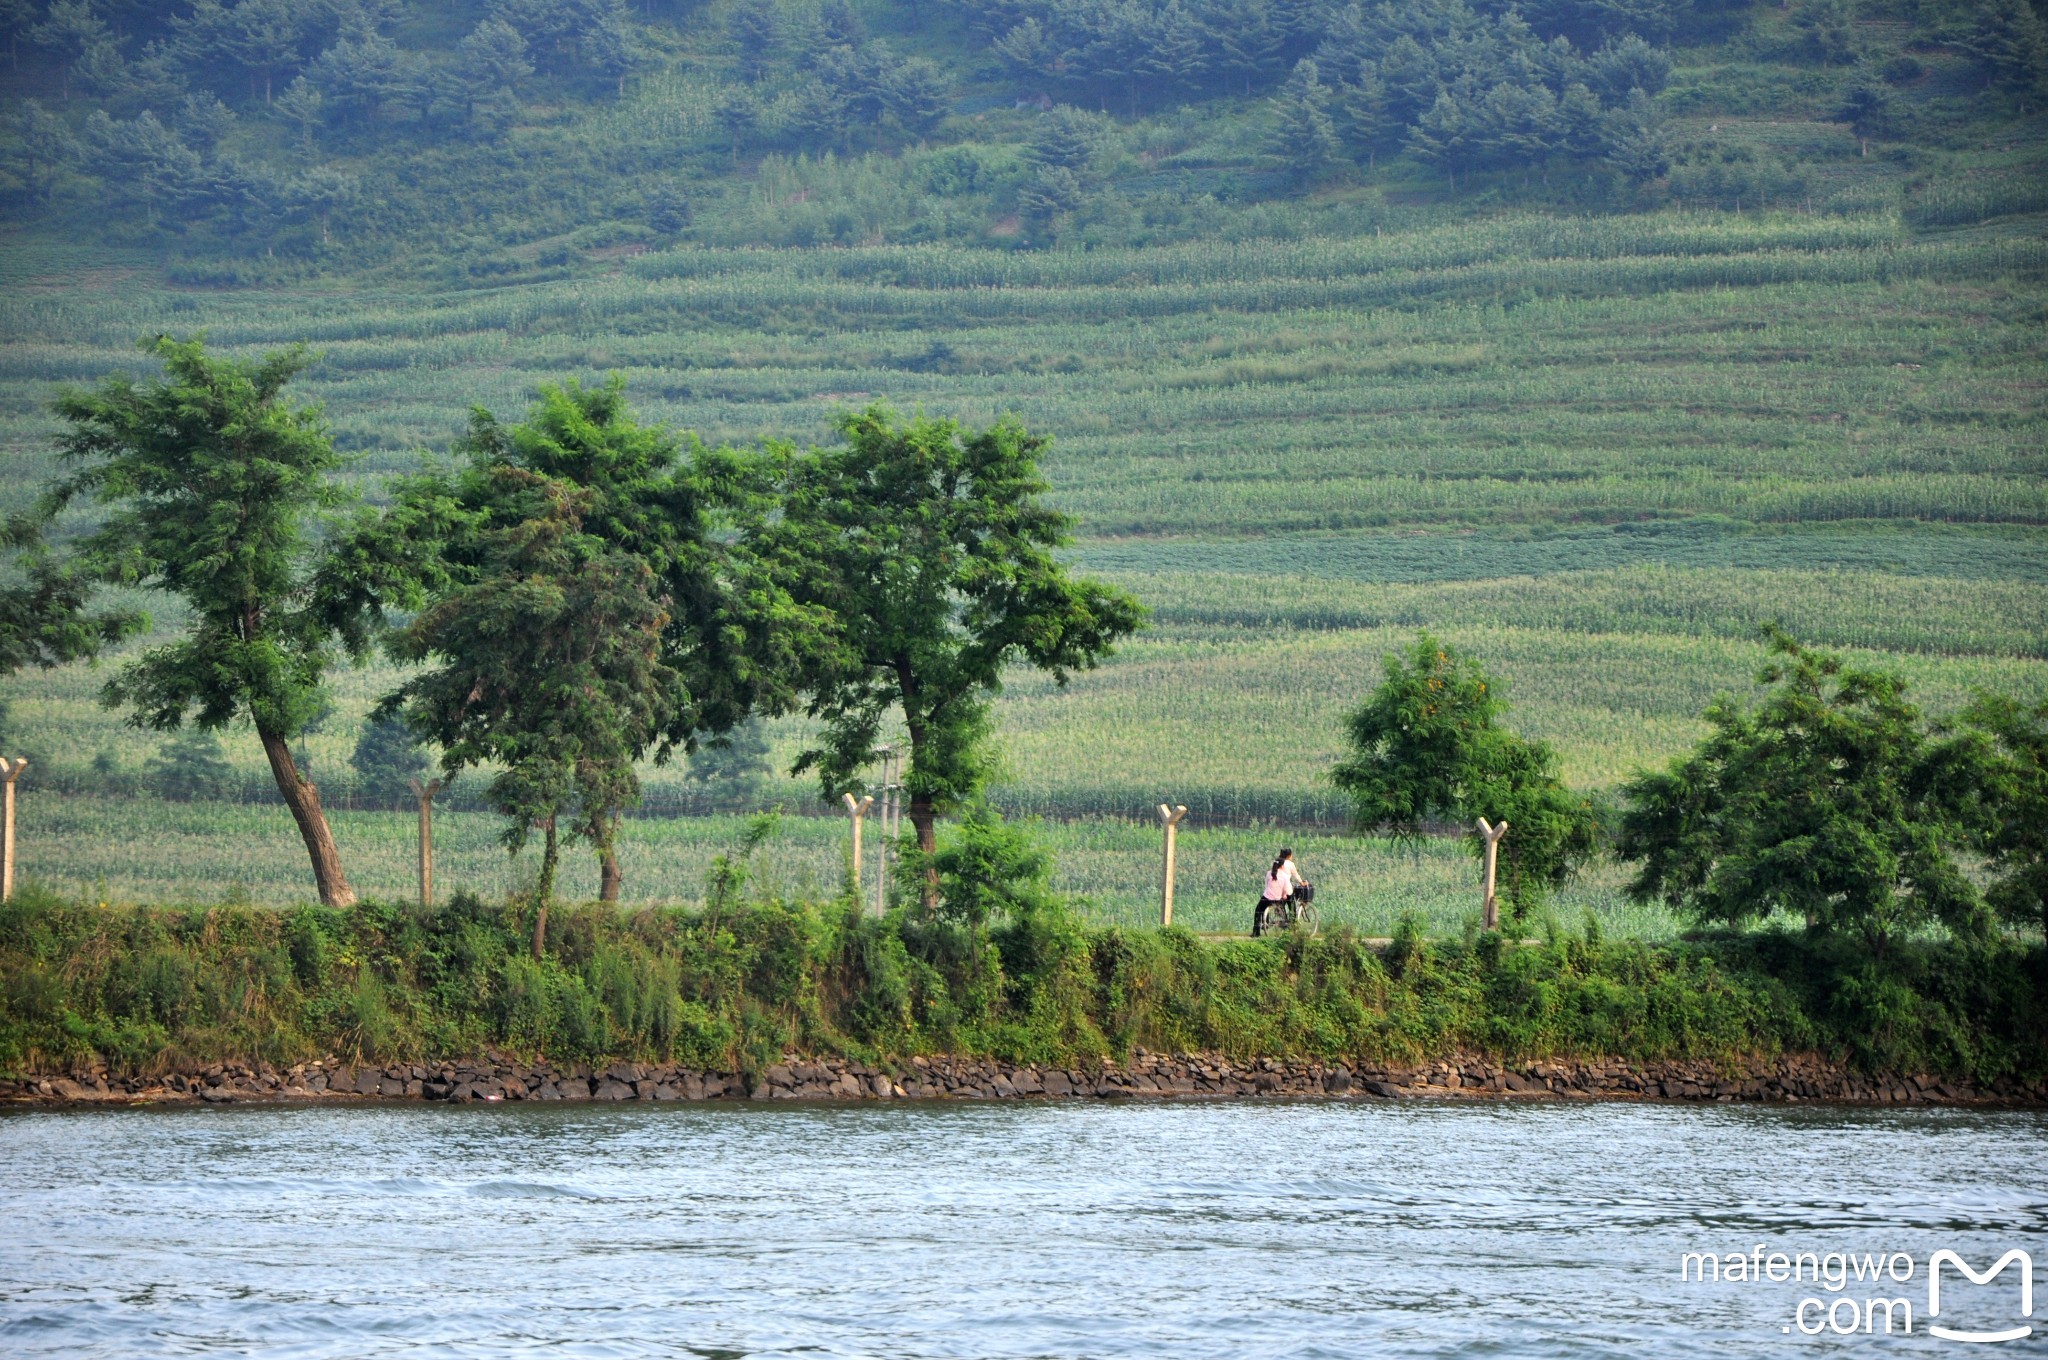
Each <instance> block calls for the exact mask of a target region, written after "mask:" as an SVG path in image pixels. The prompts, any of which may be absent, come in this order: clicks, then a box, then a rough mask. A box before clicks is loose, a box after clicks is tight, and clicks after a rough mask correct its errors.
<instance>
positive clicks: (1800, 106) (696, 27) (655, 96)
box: [0, 0, 2048, 282]
mask: <svg viewBox="0 0 2048 1360" xmlns="http://www.w3.org/2000/svg"><path fill="white" fill-rule="evenodd" d="M0 19H4V23H5V26H6V37H7V41H8V44H9V69H8V80H7V85H8V87H9V97H8V99H7V101H6V103H7V106H8V107H7V115H8V116H7V125H8V126H7V135H6V138H5V143H4V157H5V162H4V171H0V175H4V178H0V193H4V195H5V202H6V205H7V209H8V215H9V217H10V218H11V219H13V220H14V221H15V222H17V223H20V224H23V225H29V224H33V225H36V226H39V227H43V228H48V229H59V230H63V231H65V232H66V234H67V235H72V234H75V233H77V232H79V231H83V232H85V233H86V234H88V235H89V236H90V237H92V238H94V239H99V240H103V241H107V242H123V243H133V244H140V245H146V246H149V247H152V248H163V249H168V250H169V251H170V253H171V254H173V255H174V256H176V257H177V258H178V259H180V260H181V261H182V262H183V263H182V266H181V267H182V269H183V271H184V274H185V276H186V277H188V278H190V279H193V280H195V281H196V280H205V279H214V280H217V281H233V280H236V279H261V278H281V277H289V276H291V275H292V274H293V273H294V272H295V271H298V270H303V269H305V268H308V267H324V268H336V267H342V268H353V267H360V266H363V265H368V264H382V265H385V266H388V267H390V268H392V269H394V270H400V271H403V272H406V273H409V274H417V273H420V272H423V271H431V270H438V271H440V272H441V273H442V274H443V275H444V276H445V277H446V278H447V279H448V280H450V281H463V280H475V281H498V282H502V281H504V280H505V279H507V278H511V277H533V276H535V275H538V274H547V273H551V272H556V273H558V272H561V271H565V270H572V269H574V268H575V267H576V266H577V265H579V264H580V263H582V262H584V261H585V260H587V259H588V258H589V257H590V256H591V255H592V254H593V253H599V254H600V255H601V254H602V253H604V252H618V251H620V250H622V249H645V248H659V247H662V246H667V245H674V244H678V243H703V244H711V243H716V244H744V243H769V244H782V245H809V244H819V243H836V244H841V245H852V244H856V243H864V244H878V243H886V242H913V241H934V240H944V241H957V242H980V243H989V244H1007V245H1012V246H1043V245H1047V244H1051V243H1055V242H1060V241H1075V240H1078V241H1082V242H1087V243H1093V244H1102V243H1126V244H1135V243H1156V242H1160V241H1167V240H1186V239H1197V238H1208V239H1213V238H1214V237H1215V236H1217V235H1218V234H1229V235H1236V236H1267V235H1274V234H1281V235H1298V234H1301V233H1304V232H1319V231H1340V232H1341V231H1356V230H1361V229H1362V230H1366V231H1371V230H1373V229H1375V228H1379V229H1385V228H1387V227H1390V226H1393V225H1396V224H1397V223H1403V222H1407V221H1410V220H1412V218H1413V213H1414V210H1415V209H1417V208H1418V207H1424V206H1431V205H1440V204H1449V205H1451V206H1453V207H1455V208H1459V209H1464V210H1473V209H1484V208H1486V207H1490V206H1495V205H1498V204H1500V203H1503V202H1506V203H1520V204H1530V205H1535V204H1541V205H1545V206H1550V207H1561V208H1567V209H1573V210H1586V209H1598V210H1640V209H1643V208H1647V207H1652V206H1655V205H1658V204H1664V203H1670V204H1675V205H1687V204H1690V205H1692V206H1694V207H1708V206H1714V207H1721V208H1725V209H1727V210H1729V211H1737V210H1748V211H1756V210H1759V209H1768V208H1771V207H1789V206H1795V205H1796V206H1798V207H1800V208H1801V209H1809V208H1810V209H1814V210H1819V211H1836V212H1843V211H1867V210H1871V209H1880V208H1885V207H1904V208H1905V209H1906V210H1907V211H1908V213H1909V215H1911V216H1912V217H1913V218H1914V220H1916V221H1919V222H1926V223H1935V222H1954V221H1961V220H1975V219H1977V218H1981V217H1983V216H1986V215H1991V214H1996V213H2000V212H2010V211H2028V210H2037V209H2039V208H2042V207H2044V206H2048V198H2044V192H2048V191H2044V188H2043V185H2044V177H2043V174H2042V168H2043V163H2042V161H2041V159H2040V155H2041V149H2040V145H2039V142H2038V140H2037V138H2036V134H2035V133H2034V132H2033V130H2032V128H2033V125H2032V122H2031V121H2030V120H2029V119H2028V118H2027V116H2026V115H2027V112H2028V110H2029V109H2030V108H2031V107H2033V103H2032V102H2030V101H2036V102H2037V101H2038V99H2039V97H2040V92H2039V87H2040V84H2041V81H2042V80H2043V78H2044V74H2048V31H2044V28H2043V25H2042V22H2041V20H2040V18H2039V16H2038V14H2037V13H2036V12H2035V10H2034V9H2033V8H2032V7H2031V6H2030V4H2029V2H2028V0H1865V2H1864V3H1861V4H1859V3H1856V0H1800V3H1798V4H1796V5H1794V4H1792V3H1790V0H1787V3H1786V4H1785V5H1783V6H1780V7H1770V8H1767V7H1764V6H1761V5H1755V6H1752V5H1745V4H1742V3H1740V0H1697V3H1690V2H1688V0H1533V2H1532V3H1528V4H1524V5H1520V6H1516V5H1509V4H1503V3H1495V2H1494V0H1477V3H1473V2H1471V0H1415V2H1414V3H1374V4H1365V3H1347V4H1338V3H1334V0H1166V3H1159V2H1158V0H905V2H903V3H888V4H883V3H867V4H856V3H854V0H825V2H824V3H822V4H816V5H814V4H810V3H805V2H804V0H738V2H737V3H729V4H727V3H721V4H696V3H662V2H661V0H648V3H646V4H644V5H629V4H628V3H626V0H472V2H471V3H449V4H426V3H418V2H409V0H240V3H235V4H223V3H217V0H199V2H198V3H179V4H158V3H148V2H144V0H52V2H51V3H36V2H35V0H8V3H6V4H5V5H4V6H0ZM1965 166H1967V167H1969V169H1970V171H1971V173H1970V176H1969V182H1968V183H1966V184H1958V183H1955V182H1953V179H1952V177H1953V176H1954V175H1956V174H1957V172H1958V171H1960V170H1961V169H1962V168H1963V167H1965ZM1404 210H1405V212H1404ZM200 260H205V261H210V262H212V263H211V265H210V266H202V265H200V264H198V263H196V262H197V261H200ZM230 261H238V262H240V263H232V264H231V263H229V262H230Z"/></svg>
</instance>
